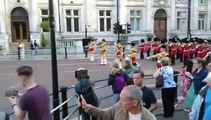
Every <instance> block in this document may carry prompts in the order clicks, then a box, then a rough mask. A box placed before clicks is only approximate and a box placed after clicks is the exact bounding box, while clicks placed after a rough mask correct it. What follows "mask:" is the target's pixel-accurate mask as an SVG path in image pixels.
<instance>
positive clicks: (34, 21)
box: [29, 0, 40, 44]
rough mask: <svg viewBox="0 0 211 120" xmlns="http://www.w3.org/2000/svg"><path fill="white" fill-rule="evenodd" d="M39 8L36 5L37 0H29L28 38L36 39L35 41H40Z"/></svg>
mask: <svg viewBox="0 0 211 120" xmlns="http://www.w3.org/2000/svg"><path fill="white" fill-rule="evenodd" d="M38 12H39V8H38V6H37V0H30V1H29V29H30V30H29V31H30V40H33V41H34V40H36V41H37V43H38V44H39V43H40V34H39V32H38V31H39V29H40V28H39V22H38V21H39V20H38V19H39V15H38Z"/></svg>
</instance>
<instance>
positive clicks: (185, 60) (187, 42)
mask: <svg viewBox="0 0 211 120" xmlns="http://www.w3.org/2000/svg"><path fill="white" fill-rule="evenodd" d="M185 42H186V44H185V47H184V50H183V57H184V61H183V63H184V66H186V63H187V60H188V58H189V55H190V46H189V40H188V39H186V40H185Z"/></svg>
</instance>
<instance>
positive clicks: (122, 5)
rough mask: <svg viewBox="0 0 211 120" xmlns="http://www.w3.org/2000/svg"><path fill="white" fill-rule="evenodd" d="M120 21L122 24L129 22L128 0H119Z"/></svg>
mask: <svg viewBox="0 0 211 120" xmlns="http://www.w3.org/2000/svg"><path fill="white" fill-rule="evenodd" d="M119 18H120V19H119V20H120V21H119V22H120V24H126V23H127V7H126V0H119Z"/></svg>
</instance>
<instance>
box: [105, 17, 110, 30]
mask: <svg viewBox="0 0 211 120" xmlns="http://www.w3.org/2000/svg"><path fill="white" fill-rule="evenodd" d="M106 22H107V31H111V18H107V20H106Z"/></svg>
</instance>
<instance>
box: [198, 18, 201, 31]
mask: <svg viewBox="0 0 211 120" xmlns="http://www.w3.org/2000/svg"><path fill="white" fill-rule="evenodd" d="M200 24H201V22H200V20H199V21H198V29H199V30H201V27H200V26H201V25H200Z"/></svg>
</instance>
